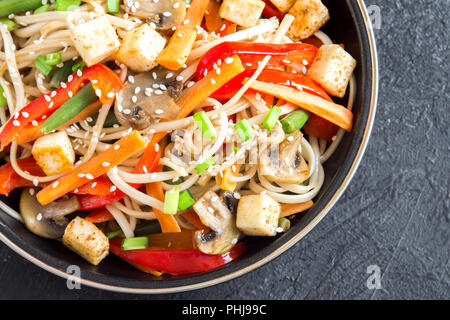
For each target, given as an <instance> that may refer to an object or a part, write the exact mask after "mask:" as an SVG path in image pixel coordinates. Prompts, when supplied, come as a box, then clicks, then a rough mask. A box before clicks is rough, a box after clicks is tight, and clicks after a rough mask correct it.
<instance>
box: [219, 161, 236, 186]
mask: <svg viewBox="0 0 450 320" xmlns="http://www.w3.org/2000/svg"><path fill="white" fill-rule="evenodd" d="M233 167H234V170H233ZM240 168H241V166H240V165H239V164H237V163H236V164H234V165H232V166H231V167H228V168H226V169H225V170H224V171H223V173H222V176H220V175H217V176H216V180H217V182H218V183H219V184H220V189H222V190H225V191H231V192H233V191H234V189H236V186H237V182H234V181H231V178H232V177H238V176H239V169H240Z"/></svg>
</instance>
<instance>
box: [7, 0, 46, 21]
mask: <svg viewBox="0 0 450 320" xmlns="http://www.w3.org/2000/svg"><path fill="white" fill-rule="evenodd" d="M40 6H42V0H2V1H0V17H2V18H3V17H7V16H9V15H10V14H16V13H22V12H25V11H29V10H34V9H37V8H39V7H40Z"/></svg>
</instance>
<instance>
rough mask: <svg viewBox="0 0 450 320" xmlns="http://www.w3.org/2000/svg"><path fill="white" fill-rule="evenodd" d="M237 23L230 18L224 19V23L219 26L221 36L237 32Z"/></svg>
mask: <svg viewBox="0 0 450 320" xmlns="http://www.w3.org/2000/svg"><path fill="white" fill-rule="evenodd" d="M236 27H237V24H236V23H234V22H231V21H229V20H224V22H223V24H222V25H221V27H220V28H219V36H220V37H225V36H227V35H229V34H232V33H235V32H236Z"/></svg>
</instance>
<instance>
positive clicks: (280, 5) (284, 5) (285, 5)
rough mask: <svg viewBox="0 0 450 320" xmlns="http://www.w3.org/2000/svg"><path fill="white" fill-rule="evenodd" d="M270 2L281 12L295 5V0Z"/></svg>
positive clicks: (271, 0)
mask: <svg viewBox="0 0 450 320" xmlns="http://www.w3.org/2000/svg"><path fill="white" fill-rule="evenodd" d="M270 2H272V4H273V5H274V6H275V7H276V8H277V9H278V10H280V12H283V13H286V12H288V11H289V9H290V8H291V7H292V6H293V5H294V3H295V0H270Z"/></svg>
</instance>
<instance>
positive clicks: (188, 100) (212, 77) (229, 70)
mask: <svg viewBox="0 0 450 320" xmlns="http://www.w3.org/2000/svg"><path fill="white" fill-rule="evenodd" d="M225 60H226V61H225V62H223V63H222V65H221V66H220V74H219V73H217V70H212V71H211V72H209V73H208V74H207V75H206V77H203V78H202V79H200V80H199V81H197V82H196V83H195V84H194V85H193V86H192V87H191V88H190V89H189V90H188V91H187V92H186V93H185V94H184V95H183V96H182V97H181V99H180V101H178V105H179V106H180V108H181V111H180V114H179V115H178V116H177V118H176V119H175V120H179V119H183V118H185V117H187V116H188V115H189V114H190V113H191V112H192V111H194V109H195V108H196V107H197V106H198V105H199V104H201V103H202V102H203V101H205V100H206V98H208V97H209V96H210V95H211V94H213V93H214V92H215V91H217V90H218V89H219V88H220V87H222V86H223V85H224V84H225V83H227V82H228V81H230V80H231V79H233V78H234V77H235V76H237V75H238V74H240V73H241V72H243V71H244V67H243V66H242V63H241V59H239V57H238V56H237V55H234V56H232V57H229V58H227V59H225ZM166 134H167V133H166V132H157V133H155V134H154V135H153V138H152V141H151V142H152V143H157V142H159V141H160V140H161V139H162V138H164V137H165V136H166Z"/></svg>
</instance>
